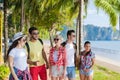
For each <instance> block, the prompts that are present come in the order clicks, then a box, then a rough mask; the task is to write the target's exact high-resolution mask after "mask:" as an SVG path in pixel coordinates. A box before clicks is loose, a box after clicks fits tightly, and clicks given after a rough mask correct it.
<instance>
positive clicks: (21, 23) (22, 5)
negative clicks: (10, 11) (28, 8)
mask: <svg viewBox="0 0 120 80" xmlns="http://www.w3.org/2000/svg"><path fill="white" fill-rule="evenodd" d="M23 27H24V0H21V20H20V31H21V32H22V31H23Z"/></svg>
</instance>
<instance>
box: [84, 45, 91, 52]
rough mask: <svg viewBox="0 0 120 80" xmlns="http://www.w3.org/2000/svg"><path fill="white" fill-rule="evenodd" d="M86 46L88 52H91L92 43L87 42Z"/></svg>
mask: <svg viewBox="0 0 120 80" xmlns="http://www.w3.org/2000/svg"><path fill="white" fill-rule="evenodd" d="M84 48H85V51H86V52H89V51H90V50H91V45H90V43H87V44H85V45H84Z"/></svg>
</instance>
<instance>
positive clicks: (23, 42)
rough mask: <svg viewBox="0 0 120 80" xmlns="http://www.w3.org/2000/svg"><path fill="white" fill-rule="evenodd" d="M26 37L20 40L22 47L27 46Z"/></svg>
mask: <svg viewBox="0 0 120 80" xmlns="http://www.w3.org/2000/svg"><path fill="white" fill-rule="evenodd" d="M26 40H27V39H26V37H23V38H21V39H20V40H19V44H20V45H21V46H24V45H25V43H26Z"/></svg>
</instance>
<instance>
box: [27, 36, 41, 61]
mask: <svg viewBox="0 0 120 80" xmlns="http://www.w3.org/2000/svg"><path fill="white" fill-rule="evenodd" d="M38 40H39V42H40V43H41V44H42V45H43V41H42V39H40V38H39V39H38ZM25 46H26V48H27V52H28V59H30V47H29V44H28V43H27V42H26V43H25Z"/></svg>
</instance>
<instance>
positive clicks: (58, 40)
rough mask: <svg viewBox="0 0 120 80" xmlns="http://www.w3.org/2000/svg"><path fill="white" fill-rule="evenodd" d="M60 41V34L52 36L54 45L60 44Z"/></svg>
mask: <svg viewBox="0 0 120 80" xmlns="http://www.w3.org/2000/svg"><path fill="white" fill-rule="evenodd" d="M61 42H62V39H61V37H60V36H56V37H55V38H54V43H55V44H56V45H60V44H61Z"/></svg>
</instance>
